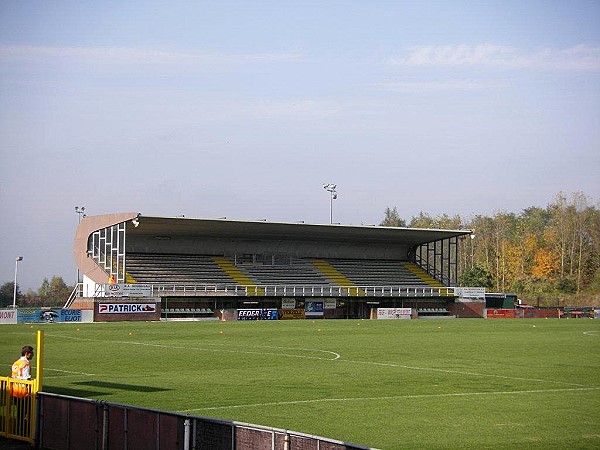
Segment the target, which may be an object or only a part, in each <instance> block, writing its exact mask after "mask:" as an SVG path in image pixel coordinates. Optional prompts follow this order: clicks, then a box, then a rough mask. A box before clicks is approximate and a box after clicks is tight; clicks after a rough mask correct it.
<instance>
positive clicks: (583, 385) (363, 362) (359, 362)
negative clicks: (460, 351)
mask: <svg viewBox="0 0 600 450" xmlns="http://www.w3.org/2000/svg"><path fill="white" fill-rule="evenodd" d="M341 361H345V362H350V363H356V364H369V365H378V366H389V367H398V368H401V369H410V370H422V371H428V372H442V373H449V374H456V375H470V376H474V377H489V378H501V379H504V380H518V381H536V382H540V383H554V384H565V385H567V386H578V387H583V388H585V387H588V388H589V386H586V385H585V384H578V383H568V382H566V381H549V380H540V379H536V378H523V377H510V376H508V375H495V374H487V373H476V372H463V371H460V370H450V369H436V368H435V367H413V366H404V365H401V364H394V363H378V362H370V361H350V360H344V359H342V360H341ZM591 389H596V387H593V388H591Z"/></svg>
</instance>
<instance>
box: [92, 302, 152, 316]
mask: <svg viewBox="0 0 600 450" xmlns="http://www.w3.org/2000/svg"><path fill="white" fill-rule="evenodd" d="M155 312H156V304H154V303H99V304H98V314H132V313H135V314H138V313H139V314H154V313H155Z"/></svg>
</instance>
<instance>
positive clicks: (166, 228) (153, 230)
mask: <svg viewBox="0 0 600 450" xmlns="http://www.w3.org/2000/svg"><path fill="white" fill-rule="evenodd" d="M137 220H138V222H139V226H137V227H133V226H129V224H128V226H127V234H128V236H130V237H134V236H154V237H157V238H159V239H160V238H161V237H169V236H173V237H174V236H202V237H215V238H217V237H218V238H232V239H244V238H246V239H247V238H253V239H286V240H300V241H304V240H307V241H327V242H332V241H333V242H349V243H358V242H360V243H363V244H368V243H388V244H400V245H409V246H414V245H420V244H424V243H427V242H432V241H437V240H440V239H447V238H450V237H458V236H463V235H467V234H470V233H471V231H470V230H438V229H422V228H399V227H382V226H364V225H361V226H357V225H338V224H332V225H329V224H328V225H316V224H305V223H282V222H266V221H238V220H228V219H192V218H185V217H147V216H142V215H139V217H138V219H137Z"/></svg>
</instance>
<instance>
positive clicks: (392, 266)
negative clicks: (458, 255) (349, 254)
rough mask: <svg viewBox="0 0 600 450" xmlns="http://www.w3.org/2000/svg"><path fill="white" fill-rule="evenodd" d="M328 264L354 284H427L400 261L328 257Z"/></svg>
mask: <svg viewBox="0 0 600 450" xmlns="http://www.w3.org/2000/svg"><path fill="white" fill-rule="evenodd" d="M327 261H328V262H329V264H331V265H332V266H333V267H335V268H336V269H337V270H338V271H340V272H341V273H342V274H344V275H345V276H346V277H347V278H348V279H350V280H352V282H353V283H354V284H355V285H356V286H399V285H402V286H427V283H425V282H424V281H423V279H421V278H419V277H418V276H417V275H415V274H414V273H412V272H410V271H409V270H407V269H406V268H405V267H404V266H403V265H402V262H401V261H390V260H355V259H328V260H327Z"/></svg>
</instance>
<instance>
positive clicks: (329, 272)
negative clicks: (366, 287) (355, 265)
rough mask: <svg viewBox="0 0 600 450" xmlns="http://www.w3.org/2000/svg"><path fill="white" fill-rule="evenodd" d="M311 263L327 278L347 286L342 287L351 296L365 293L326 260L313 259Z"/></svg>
mask: <svg viewBox="0 0 600 450" xmlns="http://www.w3.org/2000/svg"><path fill="white" fill-rule="evenodd" d="M312 263H313V265H314V266H315V267H316V268H317V269H319V271H321V272H322V273H323V274H324V275H325V276H326V277H327V278H329V279H330V280H331V281H333V282H334V283H335V284H337V285H338V286H345V287H346V286H348V288H347V289H344V291H346V292H347V293H348V295H351V296H354V297H356V296H358V297H364V296H365V293H364V291H363V290H362V289H359V288H358V287H356V285H355V284H354V283H353V282H352V281H351V280H350V279H348V278H347V277H346V276H345V275H344V274H342V273H341V272H340V271H339V270H337V269H336V268H335V267H333V266H332V265H331V264H329V263H328V262H327V261H323V260H315V261H313V262H312Z"/></svg>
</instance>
